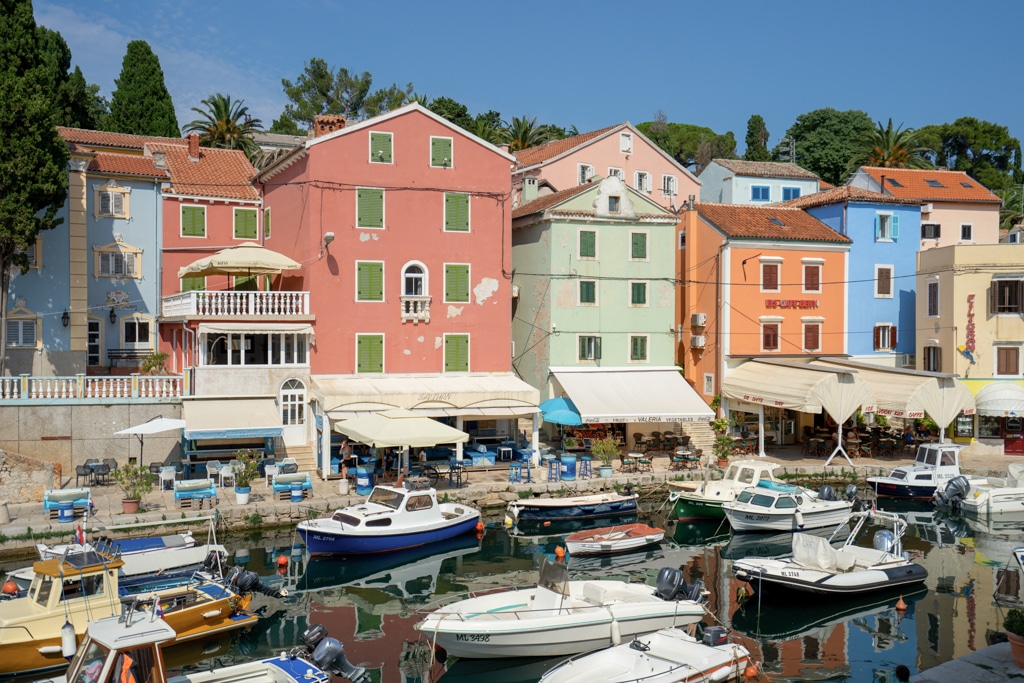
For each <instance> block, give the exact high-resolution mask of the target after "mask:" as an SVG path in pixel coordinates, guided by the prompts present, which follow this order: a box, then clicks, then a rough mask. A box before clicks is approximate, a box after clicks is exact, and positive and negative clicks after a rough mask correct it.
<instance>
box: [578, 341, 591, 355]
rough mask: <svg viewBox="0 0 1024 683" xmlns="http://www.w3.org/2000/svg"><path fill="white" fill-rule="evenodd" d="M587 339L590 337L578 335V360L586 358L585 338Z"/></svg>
mask: <svg viewBox="0 0 1024 683" xmlns="http://www.w3.org/2000/svg"><path fill="white" fill-rule="evenodd" d="M588 339H590V337H580V353H579V359H580V360H587V340H588Z"/></svg>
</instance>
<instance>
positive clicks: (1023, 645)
mask: <svg viewBox="0 0 1024 683" xmlns="http://www.w3.org/2000/svg"><path fill="white" fill-rule="evenodd" d="M1003 628H1004V629H1006V639H1007V640H1009V641H1010V652H1011V653H1013V663H1014V664H1016V665H1017V666H1019V667H1021V668H1024V610H1022V609H1017V608H1016V607H1015V608H1013V609H1009V610H1007V611H1006V617H1004V618H1003Z"/></svg>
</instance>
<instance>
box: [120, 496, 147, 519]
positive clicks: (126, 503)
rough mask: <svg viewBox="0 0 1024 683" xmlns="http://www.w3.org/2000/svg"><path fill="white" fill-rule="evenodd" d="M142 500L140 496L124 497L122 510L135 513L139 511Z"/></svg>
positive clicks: (127, 513)
mask: <svg viewBox="0 0 1024 683" xmlns="http://www.w3.org/2000/svg"><path fill="white" fill-rule="evenodd" d="M141 502H142V501H141V500H139V499H138V498H122V499H121V511H122V512H124V514H126V515H131V514H134V513H136V512H138V511H139V504H140V503H141Z"/></svg>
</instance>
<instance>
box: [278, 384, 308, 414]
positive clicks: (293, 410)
mask: <svg viewBox="0 0 1024 683" xmlns="http://www.w3.org/2000/svg"><path fill="white" fill-rule="evenodd" d="M305 422H306V385H305V384H303V383H302V381H301V380H298V379H289V380H286V381H285V383H284V384H282V385H281V423H282V424H286V425H300V424H305Z"/></svg>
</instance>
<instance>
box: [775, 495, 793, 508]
mask: <svg viewBox="0 0 1024 683" xmlns="http://www.w3.org/2000/svg"><path fill="white" fill-rule="evenodd" d="M775 507H777V508H795V507H796V501H795V500H793V499H792V498H790V497H789V496H781V497H780V498H779V499H778V500H777V501H775Z"/></svg>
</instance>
